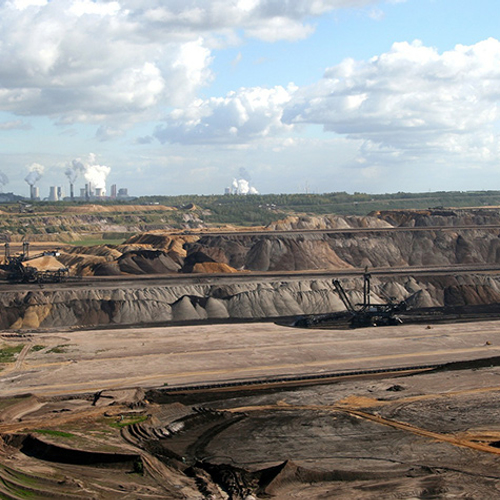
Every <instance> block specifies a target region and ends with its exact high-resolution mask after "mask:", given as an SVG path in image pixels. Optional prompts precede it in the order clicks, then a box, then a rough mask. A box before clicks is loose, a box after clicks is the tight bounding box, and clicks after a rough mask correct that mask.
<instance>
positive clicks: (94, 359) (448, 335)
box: [0, 321, 500, 396]
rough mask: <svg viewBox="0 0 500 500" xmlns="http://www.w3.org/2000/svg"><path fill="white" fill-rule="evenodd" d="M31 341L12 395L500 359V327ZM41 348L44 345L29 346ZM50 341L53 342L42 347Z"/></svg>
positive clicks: (5, 377)
mask: <svg viewBox="0 0 500 500" xmlns="http://www.w3.org/2000/svg"><path fill="white" fill-rule="evenodd" d="M1 338H2V341H3V342H6V343H8V344H9V345H19V344H22V345H24V346H25V350H24V352H23V353H22V356H21V357H20V359H19V358H18V360H17V363H15V364H11V365H9V366H7V367H6V368H5V369H4V370H3V371H2V372H0V391H1V393H2V394H3V395H4V396H9V395H17V394H26V393H36V394H37V395H43V396H55V395H61V394H74V393H81V392H95V391H99V390H105V389H117V388H130V387H161V386H163V385H167V384H168V385H169V386H172V385H183V384H195V383H200V384H206V383H211V382H218V381H228V380H245V379H248V378H259V377H265V376H270V375H294V374H314V373H324V372H332V371H345V370H362V369H369V368H389V367H400V366H412V365H423V364H433V363H444V362H450V361H462V360H470V359H478V358H484V357H491V356H499V355H500V323H499V322H492V321H489V322H478V323H462V324H452V325H433V326H432V327H431V328H430V329H427V327H426V326H425V325H424V326H422V325H403V326H399V327H391V328H366V329H359V330H354V331H351V330H314V329H298V328H287V327H284V326H278V325H275V324H272V323H255V324H232V325H209V326H182V327H162V328H140V329H116V330H90V331H73V332H71V331H67V332H63V333H55V332H53V333H36V334H32V335H30V334H24V335H22V336H21V337H17V336H16V335H13V334H9V333H6V334H4V335H3V336H2V337H1ZM34 345H38V346H40V348H38V349H40V350H33V349H29V347H30V346H34ZM42 346H43V348H41V347H42Z"/></svg>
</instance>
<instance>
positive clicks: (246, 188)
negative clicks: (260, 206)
mask: <svg viewBox="0 0 500 500" xmlns="http://www.w3.org/2000/svg"><path fill="white" fill-rule="evenodd" d="M239 174H240V178H239V179H233V193H234V194H259V192H258V191H257V189H255V188H254V187H253V186H251V185H250V174H249V173H248V171H247V170H246V168H240V170H239Z"/></svg>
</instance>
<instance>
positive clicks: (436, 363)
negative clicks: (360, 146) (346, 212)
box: [0, 207, 500, 500]
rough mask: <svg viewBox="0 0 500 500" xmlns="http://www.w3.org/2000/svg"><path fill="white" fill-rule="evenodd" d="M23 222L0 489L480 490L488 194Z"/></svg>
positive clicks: (8, 283) (493, 377) (487, 362)
mask: <svg viewBox="0 0 500 500" xmlns="http://www.w3.org/2000/svg"><path fill="white" fill-rule="evenodd" d="M163 208H164V209H165V210H168V208H167V207H163ZM79 209H80V210H84V209H83V208H81V207H79ZM138 210H139V209H138ZM157 210H158V211H161V210H162V207H160V208H157ZM64 217H66V218H67V217H69V215H65V216H64ZM71 217H73V215H72V216H71ZM95 217H96V219H95V220H98V219H99V215H95ZM64 220H65V221H66V222H67V219H64ZM93 220H94V219H93ZM100 220H102V218H101V219H100ZM119 229H123V228H119ZM36 239H37V238H32V239H31V241H30V244H29V245H28V244H27V242H28V237H27V236H26V237H25V241H24V245H23V242H22V241H21V238H14V237H5V238H4V243H5V244H6V245H5V247H4V256H3V260H2V262H1V264H0V329H1V331H0V337H1V339H0V368H1V371H0V395H1V398H0V497H1V498H6V499H22V498H36V499H38V498H40V499H44V498H61V499H63V498H68V499H71V498H75V499H76V498H82V499H115V498H130V499H132V498H133V499H153V498H158V499H161V498H166V499H188V500H192V499H193V500H194V499H200V500H201V499H214V500H215V499H234V500H237V499H246V500H252V499H253V500H256V499H258V498H274V499H278V500H285V499H293V498H297V499H327V498H344V499H375V498H377V499H379V498H384V499H385V498H387V499H391V498H394V499H402V498H404V499H414V498H422V499H424V498H425V499H431V498H474V499H483V498H484V499H491V498H497V497H498V496H499V495H500V468H499V465H498V461H499V458H500V423H499V422H500V404H499V402H498V401H499V396H500V318H499V314H500V210H499V209H497V208H478V209H467V210H466V209H460V210H451V209H446V210H445V209H435V210H421V211H410V210H405V211H386V212H375V213H372V214H371V215H370V216H364V217H355V216H349V217H347V216H292V217H288V218H285V219H283V220H281V221H278V222H274V223H272V224H270V225H269V226H267V227H262V228H247V229H245V230H237V229H230V228H224V229H220V228H219V229H200V230H173V229H168V230H167V229H155V230H150V231H147V232H138V233H137V234H134V235H127V237H126V238H124V241H120V242H118V243H117V244H106V243H104V242H103V243H102V244H94V245H91V246H88V245H87V246H83V245H82V246H78V245H77V244H72V245H70V244H68V243H65V242H63V241H60V240H59V241H58V242H56V241H52V242H51V241H47V239H46V238H45V240H46V241H35V240H36ZM42 239H43V238H42ZM403 304H404V307H402V305H403ZM346 305H347V306H346ZM346 307H347V310H346ZM387 308H389V309H390V310H391V314H392V313H393V312H394V315H393V316H391V321H387V322H383V321H382V322H381V321H380V320H379V317H380V314H379V315H378V316H377V315H375V314H373V315H371V316H370V311H382V310H384V311H385V310H386V309H387ZM391 308H392V309H391ZM359 311H362V312H363V314H365V313H367V314H368V316H369V317H370V321H364V322H362V323H363V324H359V322H358V323H357V322H356V321H352V317H353V315H356V314H357V313H358V312H359ZM373 318H376V320H372V319H373ZM346 319H347V321H346ZM349 319H351V320H349ZM393 319H397V320H394V321H393ZM381 324H382V325H385V324H391V326H380V325H381ZM353 326H360V328H353ZM497 377H499V378H498V379H497Z"/></svg>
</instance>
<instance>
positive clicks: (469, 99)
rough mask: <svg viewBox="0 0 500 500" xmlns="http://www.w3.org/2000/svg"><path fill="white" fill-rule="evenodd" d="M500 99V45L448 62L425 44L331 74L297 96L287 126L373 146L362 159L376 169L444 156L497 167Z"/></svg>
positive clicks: (491, 43)
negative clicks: (310, 127) (316, 127)
mask: <svg viewBox="0 0 500 500" xmlns="http://www.w3.org/2000/svg"><path fill="white" fill-rule="evenodd" d="M499 99H500V42H499V41H498V40H496V39H493V38H490V39H488V40H485V41H482V42H479V43H477V44H475V45H471V46H464V45H457V46H456V47H455V48H454V49H453V50H450V51H447V52H444V53H442V54H440V53H439V52H438V51H437V50H435V49H434V48H432V47H426V46H424V45H423V44H422V43H421V42H419V41H415V42H413V43H407V42H402V43H395V44H394V45H393V47H392V49H391V50H390V51H389V52H387V53H385V54H381V55H380V56H377V57H374V58H372V59H370V60H368V61H354V60H352V59H347V60H345V61H343V62H342V63H341V64H339V65H337V66H334V67H331V68H329V69H328V70H326V72H325V75H324V78H323V79H322V80H321V81H319V82H317V83H316V84H314V85H312V86H309V87H305V88H302V89H300V90H298V91H297V92H296V93H295V94H294V97H293V99H292V100H291V102H290V103H288V104H287V109H286V110H285V111H284V120H285V121H286V122H287V123H290V124H298V123H308V124H320V125H323V126H324V128H325V130H328V131H332V132H336V133H338V134H345V135H347V136H348V137H350V138H353V139H357V140H359V139H362V140H365V141H366V144H365V148H364V149H363V150H362V151H361V153H362V157H363V158H365V159H369V160H370V161H381V162H390V161H393V160H394V159H395V158H399V161H400V160H401V155H405V159H415V158H421V157H422V156H424V155H429V157H430V156H433V157H436V155H439V154H441V155H445V156H446V155H461V154H464V155H466V156H467V157H474V158H476V159H478V158H481V157H482V158H483V159H485V158H490V159H492V158H498V154H497V153H498V152H497V147H496V146H495V144H496V143H497V142H498V141H496V140H493V139H492V134H494V124H495V123H496V122H497V121H498V120H499V118H500V108H499ZM494 135H495V134H494Z"/></svg>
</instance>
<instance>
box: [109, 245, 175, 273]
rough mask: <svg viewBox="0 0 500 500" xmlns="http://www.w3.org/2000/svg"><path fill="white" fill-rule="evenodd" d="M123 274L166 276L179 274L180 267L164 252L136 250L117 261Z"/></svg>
mask: <svg viewBox="0 0 500 500" xmlns="http://www.w3.org/2000/svg"><path fill="white" fill-rule="evenodd" d="M117 264H118V267H119V268H120V271H121V272H122V273H128V274H165V273H172V272H177V271H178V270H179V269H180V267H181V266H180V265H179V264H178V263H177V262H175V261H174V260H173V259H172V258H171V257H170V256H169V255H168V254H167V253H166V252H164V251H162V250H135V251H132V252H127V253H124V254H123V255H122V256H121V257H120V258H119V259H118V261H117Z"/></svg>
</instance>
